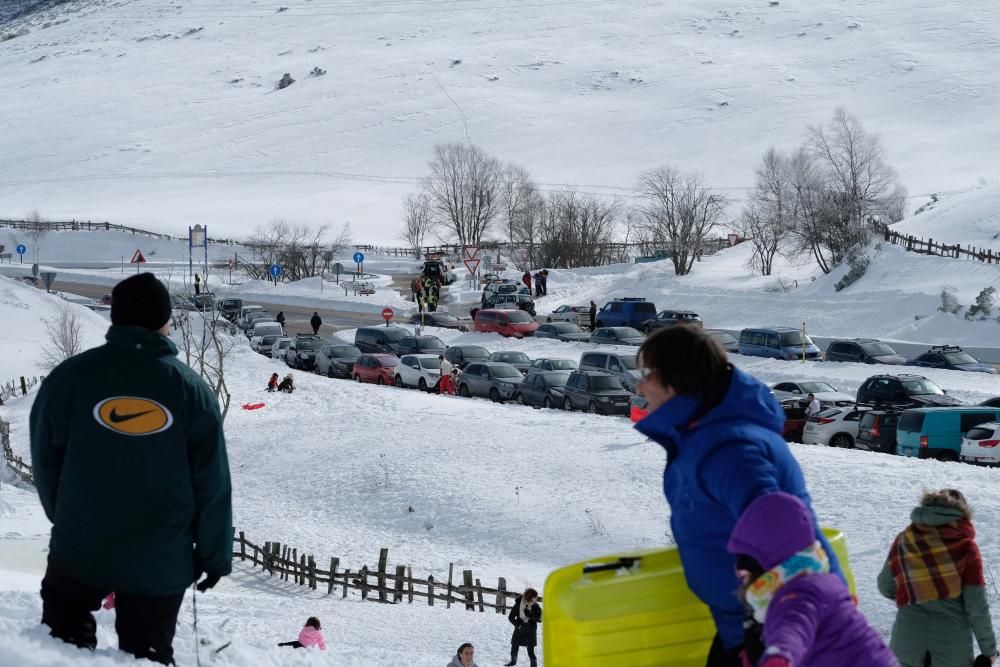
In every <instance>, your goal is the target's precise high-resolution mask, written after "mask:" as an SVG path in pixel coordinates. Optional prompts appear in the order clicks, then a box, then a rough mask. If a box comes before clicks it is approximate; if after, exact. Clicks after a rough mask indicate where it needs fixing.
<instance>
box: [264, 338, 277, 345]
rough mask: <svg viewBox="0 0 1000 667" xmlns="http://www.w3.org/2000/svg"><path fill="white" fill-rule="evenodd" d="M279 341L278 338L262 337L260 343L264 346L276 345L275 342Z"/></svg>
mask: <svg viewBox="0 0 1000 667" xmlns="http://www.w3.org/2000/svg"><path fill="white" fill-rule="evenodd" d="M276 340H278V337H277V336H261V337H260V342H261V343H263V344H264V345H274V341H276Z"/></svg>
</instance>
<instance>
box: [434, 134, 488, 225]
mask: <svg viewBox="0 0 1000 667" xmlns="http://www.w3.org/2000/svg"><path fill="white" fill-rule="evenodd" d="M430 168H431V173H430V175H429V176H427V177H426V178H424V180H423V183H422V189H423V192H424V193H425V194H426V195H427V197H428V198H429V200H430V203H431V210H432V211H433V214H434V221H435V223H436V225H437V226H439V227H440V228H441V229H442V230H444V232H445V234H446V235H447V237H450V238H452V239H457V240H458V243H459V244H460V245H479V243H480V241H481V240H482V238H483V236H484V235H485V234H486V232H487V231H488V230H489V228H490V227H491V226H492V224H493V223H494V222H495V221H496V218H497V215H498V214H499V212H500V209H501V206H502V201H501V199H502V198H501V196H500V172H501V165H500V162H499V160H497V159H496V158H494V157H491V156H490V155H487V154H486V152H485V151H483V150H482V149H481V148H479V147H478V146H473V145H469V144H456V143H452V144H442V145H438V146H435V147H434V159H433V160H432V161H431V163H430Z"/></svg>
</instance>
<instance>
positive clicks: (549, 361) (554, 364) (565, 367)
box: [528, 357, 580, 375]
mask: <svg viewBox="0 0 1000 667" xmlns="http://www.w3.org/2000/svg"><path fill="white" fill-rule="evenodd" d="M579 367H580V364H578V363H576V362H575V361H573V360H572V359H553V358H551V357H539V358H538V359H535V360H534V361H532V362H531V366H530V367H529V368H528V374H529V375H530V374H532V373H543V372H545V371H575V370H576V369H577V368H579Z"/></svg>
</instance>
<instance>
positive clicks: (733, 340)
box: [705, 329, 740, 354]
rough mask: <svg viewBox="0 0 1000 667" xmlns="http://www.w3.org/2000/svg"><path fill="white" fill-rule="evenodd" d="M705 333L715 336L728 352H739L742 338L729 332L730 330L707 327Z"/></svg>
mask: <svg viewBox="0 0 1000 667" xmlns="http://www.w3.org/2000/svg"><path fill="white" fill-rule="evenodd" d="M705 333H707V334H709V335H711V336H712V338H714V339H715V340H716V341H717V342H718V343H719V345H721V346H722V348H723V349H724V350H725V351H726V353H731V354H738V353H739V351H740V339H739V338H737V337H736V336H734V335H733V334H731V333H729V332H728V331H719V330H718V329H705Z"/></svg>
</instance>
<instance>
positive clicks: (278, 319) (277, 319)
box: [274, 310, 285, 331]
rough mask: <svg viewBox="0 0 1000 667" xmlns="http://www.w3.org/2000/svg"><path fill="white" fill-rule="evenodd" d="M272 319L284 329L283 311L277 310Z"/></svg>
mask: <svg viewBox="0 0 1000 667" xmlns="http://www.w3.org/2000/svg"><path fill="white" fill-rule="evenodd" d="M274 321H275V322H277V323H278V324H280V325H281V330H282V331H284V330H285V311H283V310H279V311H278V316H277V317H275V318H274Z"/></svg>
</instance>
